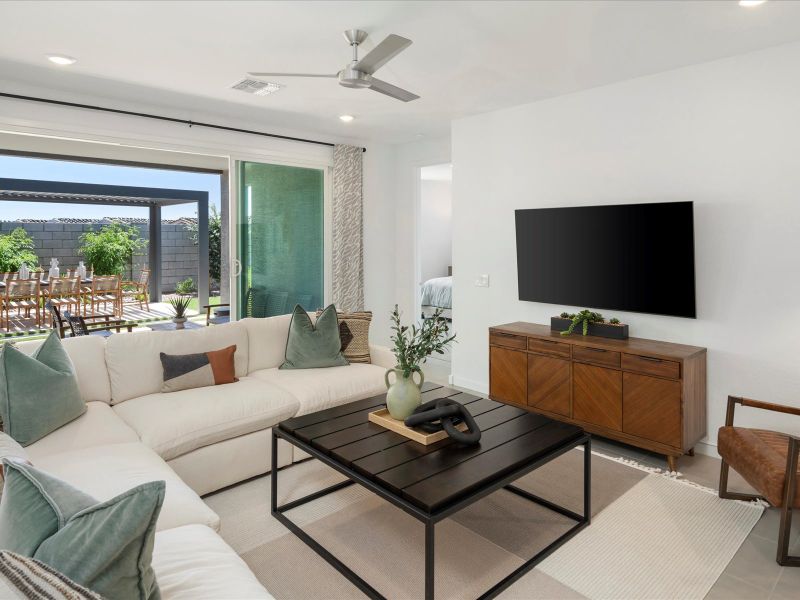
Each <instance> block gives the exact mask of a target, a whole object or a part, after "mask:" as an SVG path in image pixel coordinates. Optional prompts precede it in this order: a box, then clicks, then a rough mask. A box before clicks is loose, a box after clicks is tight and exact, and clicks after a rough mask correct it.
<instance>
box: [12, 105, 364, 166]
mask: <svg viewBox="0 0 800 600" xmlns="http://www.w3.org/2000/svg"><path fill="white" fill-rule="evenodd" d="M0 97H3V98H12V99H14V100H27V101H28V102H42V103H44V104H57V105H59V106H69V107H72V108H85V109H88V110H98V111H102V112H108V113H114V114H118V115H129V116H132V117H143V118H146V119H156V120H158V121H169V122H170V123H180V124H181V125H188V126H189V127H207V128H208V129H221V130H223V131H233V132H236V133H249V134H251V135H260V136H264V137H271V138H276V139H279V140H288V141H290V142H303V143H305V144H317V145H319V146H330V147H331V148H332V147H333V146H335V145H336V144H333V143H331V142H321V141H319V140H309V139H306V138H299V137H292V136H289V135H279V134H277V133H266V132H264V131H255V130H253V129H240V128H238V127H228V126H227V125H214V124H213V123H203V122H201V121H190V120H189V119H176V118H174V117H165V116H162V115H153V114H150V113H143V112H135V111H131V110H121V109H118V108H106V107H104V106H95V105H92V104H80V103H78V102H65V101H63V100H51V99H49V98H38V97H36V96H22V95H20V94H9V93H6V92H0ZM361 151H362V152H366V151H367V149H366V148H361Z"/></svg>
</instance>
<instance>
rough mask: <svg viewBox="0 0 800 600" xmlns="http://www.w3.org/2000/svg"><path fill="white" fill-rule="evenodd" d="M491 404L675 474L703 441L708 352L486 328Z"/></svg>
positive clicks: (512, 326)
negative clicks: (572, 430) (662, 464)
mask: <svg viewBox="0 0 800 600" xmlns="http://www.w3.org/2000/svg"><path fill="white" fill-rule="evenodd" d="M489 396H490V397H491V398H492V399H493V400H499V401H501V402H507V403H510V404H515V405H517V406H522V407H524V408H527V409H528V410H531V411H534V412H539V413H542V414H544V415H547V416H549V417H552V418H554V419H559V420H561V421H566V422H568V423H575V424H576V425H580V426H581V427H583V428H584V429H585V430H587V431H589V432H591V433H596V434H598V435H601V436H603V437H607V438H611V439H615V440H618V441H620V442H624V443H626V444H630V445H632V446H637V447H639V448H644V449H647V450H651V451H654V452H658V453H659V454H664V455H665V456H666V457H667V462H668V466H669V468H670V469H671V470H673V471H674V470H676V464H677V463H676V460H677V457H679V456H681V455H683V454H693V453H694V445H695V444H696V443H697V442H698V441H700V440H701V439H702V438H703V437H705V435H706V349H705V348H699V347H696V346H684V345H682V344H672V343H669V342H659V341H656V340H645V339H640V338H628V339H627V340H612V339H607V338H601V337H595V336H585V337H584V336H582V335H576V334H572V335H568V336H562V335H560V334H559V333H558V332H555V331H551V330H550V326H549V325H537V324H535V323H522V322H517V323H509V324H508V325H499V326H497V327H491V328H489Z"/></svg>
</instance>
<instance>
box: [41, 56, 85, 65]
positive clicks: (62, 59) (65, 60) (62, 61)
mask: <svg viewBox="0 0 800 600" xmlns="http://www.w3.org/2000/svg"><path fill="white" fill-rule="evenodd" d="M47 60H49V61H50V62H51V63H54V64H57V65H61V66H62V67H65V66H67V65H74V64H75V63H76V62H78V59H77V58H72V57H71V56H66V55H65V54H48V55H47Z"/></svg>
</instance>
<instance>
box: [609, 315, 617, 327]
mask: <svg viewBox="0 0 800 600" xmlns="http://www.w3.org/2000/svg"><path fill="white" fill-rule="evenodd" d="M608 322H609V323H611V324H612V325H619V319H618V318H617V317H614V318H613V319H609V320H608Z"/></svg>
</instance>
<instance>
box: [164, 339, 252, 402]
mask: <svg viewBox="0 0 800 600" xmlns="http://www.w3.org/2000/svg"><path fill="white" fill-rule="evenodd" d="M235 354H236V345H235V344H234V345H233V346H228V347H227V348H223V349H222V350H212V351H211V352H200V353H199V354H164V353H163V352H162V353H161V366H162V367H164V384H163V385H162V386H161V391H162V392H177V391H180V390H191V389H194V388H199V387H207V386H211V385H221V384H223V383H233V382H234V381H238V379H236V366H235V363H234V360H233V357H234V355H235Z"/></svg>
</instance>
